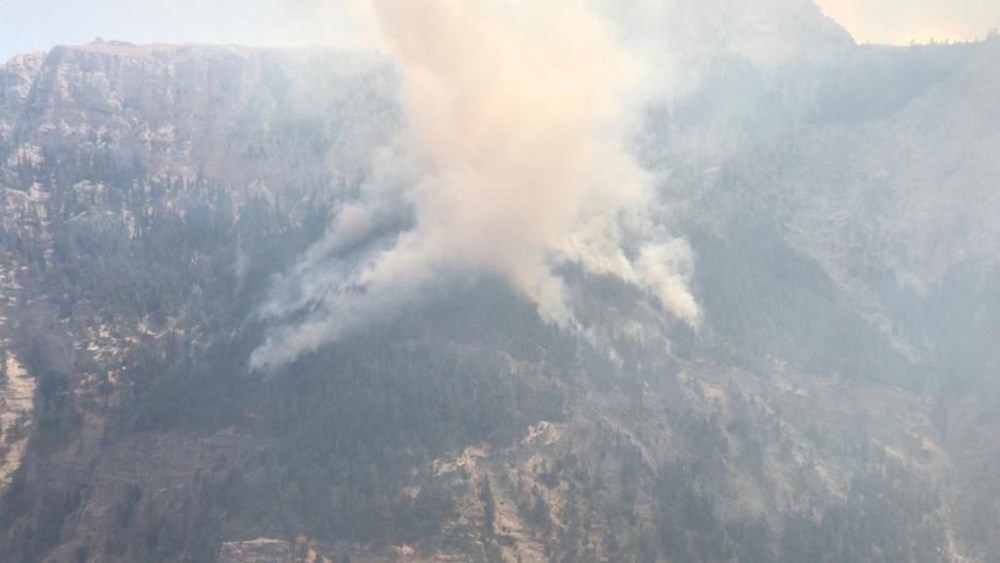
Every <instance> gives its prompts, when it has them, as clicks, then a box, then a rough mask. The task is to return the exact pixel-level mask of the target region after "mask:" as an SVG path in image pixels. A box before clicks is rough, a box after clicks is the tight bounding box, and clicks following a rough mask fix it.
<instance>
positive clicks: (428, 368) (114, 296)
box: [0, 2, 1000, 562]
mask: <svg viewBox="0 0 1000 563" xmlns="http://www.w3.org/2000/svg"><path fill="white" fill-rule="evenodd" d="M758 4H759V5H757V4H755V7H753V8H746V9H745V10H744V11H741V12H735V13H733V12H729V11H726V10H723V11H724V12H725V13H724V14H722V15H719V14H715V15H713V14H714V12H711V11H710V10H709V11H705V12H700V13H701V14H702V15H701V16H699V17H701V18H705V19H708V20H713V21H714V18H716V17H719V18H722V17H731V18H732V20H729V19H727V20H725V21H732V22H735V23H732V25H728V26H724V27H723V28H720V29H722V31H720V32H719V33H720V40H719V44H724V45H725V46H726V47H725V48H721V47H720V48H718V49H716V48H715V47H713V50H712V53H711V54H710V55H704V57H706V58H705V59H703V60H706V61H710V63H706V64H705V65H704V67H703V68H702V69H701V71H703V72H704V75H703V76H702V77H701V78H700V79H699V80H698V82H697V84H698V86H697V87H696V88H694V89H693V90H692V91H691V93H690V94H688V95H685V96H683V97H681V98H679V99H676V100H673V101H671V103H669V104H666V107H665V108H655V109H654V110H651V111H650V114H649V116H648V124H647V126H646V127H645V129H644V132H643V135H642V136H641V138H640V139H637V144H638V145H639V147H640V149H641V154H642V157H643V159H644V162H645V164H646V165H647V166H648V167H649V168H650V169H652V170H654V171H656V172H657V173H658V176H660V177H662V178H663V181H662V185H659V186H658V192H659V193H660V194H661V197H662V198H663V200H664V202H668V203H669V204H670V205H668V206H664V209H665V211H662V214H663V215H662V216H660V217H658V218H659V219H660V220H662V221H663V222H664V223H665V224H670V225H674V226H675V230H677V231H678V232H679V234H681V235H683V236H684V237H685V238H686V239H687V240H688V241H689V242H690V244H691V246H692V247H693V249H694V251H695V254H696V263H695V273H694V280H693V289H694V291H695V293H696V297H697V298H698V301H699V303H700V304H701V305H702V307H703V309H704V314H705V320H704V325H703V326H702V327H701V329H699V330H694V329H692V328H690V327H689V326H688V325H686V324H684V323H681V322H678V321H675V320H672V319H670V318H668V317H665V316H664V315H663V314H662V313H661V312H660V310H659V308H658V307H657V305H656V303H654V302H652V301H651V300H650V299H649V298H648V297H647V296H645V295H644V294H642V292H640V291H638V290H636V289H635V288H632V287H630V286H627V285H625V284H623V283H621V282H620V281H617V280H615V279H613V278H606V277H601V276H593V275H587V274H584V273H582V272H576V271H573V270H572V268H569V269H568V270H569V271H567V272H566V273H565V276H566V279H567V280H568V283H569V285H570V286H571V287H570V290H571V291H572V292H573V295H574V298H575V299H576V301H577V302H578V303H579V317H580V321H581V324H582V325H583V326H586V327H587V329H586V330H585V331H583V330H572V329H565V328H560V327H558V326H555V325H552V324H549V323H546V322H545V321H543V320H542V319H541V318H540V317H539V315H538V313H537V311H536V310H535V307H534V306H533V305H532V304H530V303H528V302H526V301H525V299H524V298H523V297H522V296H521V295H520V294H518V293H517V292H516V291H514V290H513V289H511V288H510V287H508V286H507V284H506V283H505V282H504V281H503V280H500V279H497V278H495V277H492V276H489V275H481V276H472V277H469V278H463V279H451V280H445V281H443V282H442V285H441V287H440V288H439V291H438V293H436V294H435V295H434V296H432V298H430V299H429V300H427V301H426V302H422V303H419V304H413V305H412V306H409V307H407V308H405V309H404V310H401V311H399V314H398V316H397V317H395V318H394V319H393V320H391V321H387V322H383V323H377V324H374V325H372V326H368V327H367V328H365V329H364V330H359V331H356V332H354V333H351V334H349V335H347V336H345V337H344V338H342V339H340V340H339V341H338V342H337V343H335V344H331V345H329V346H325V347H322V348H320V349H319V350H318V351H316V352H315V353H312V354H308V355H305V356H303V357H301V358H299V359H298V360H296V361H295V362H293V363H292V364H290V365H288V366H287V367H285V368H282V369H281V370H280V371H279V372H277V373H259V372H254V371H251V370H250V369H249V367H248V362H249V356H250V354H251V352H252V351H253V350H254V349H255V348H256V347H257V346H259V345H260V343H261V341H262V339H263V338H264V335H265V334H266V331H267V329H268V326H267V321H266V320H263V319H261V317H260V316H259V315H258V314H257V311H258V308H259V307H260V305H261V304H262V303H263V302H265V300H266V299H267V295H268V291H269V288H270V287H271V285H272V283H273V280H274V279H276V276H280V275H281V274H282V273H283V272H286V271H288V269H289V268H290V267H292V265H293V264H294V263H295V260H296V258H297V257H298V256H299V255H301V254H302V253H303V252H305V251H306V249H307V248H309V247H310V245H311V244H312V243H313V242H314V241H316V240H318V239H320V238H321V237H322V235H323V233H324V231H325V230H326V228H327V224H328V222H329V218H330V216H331V215H332V214H333V213H334V211H336V210H337V209H339V208H341V207H342V206H343V205H345V202H350V201H352V198H356V197H357V196H358V193H359V186H360V185H361V184H362V183H364V182H365V181H366V177H367V175H368V170H369V163H370V162H371V158H372V155H373V154H375V153H376V152H377V151H378V150H379V149H380V147H383V146H386V145H387V144H389V143H391V142H392V141H393V138H394V136H395V135H396V133H397V132H398V131H399V128H400V120H401V116H400V110H399V108H398V105H397V102H396V99H397V97H396V92H397V88H398V84H397V83H398V77H397V76H396V73H395V72H394V70H393V69H392V68H391V67H390V66H388V65H387V64H385V63H384V62H383V61H381V60H379V59H377V58H375V57H369V56H366V55H359V54H355V53H342V52H333V51H325V50H318V49H317V50H297V51H281V50H255V49H247V48H239V47H214V46H199V45H177V46H175V45H152V46H134V45H129V44H123V43H114V42H111V43H105V42H100V43H94V44H91V45H86V46H81V47H57V48H55V49H53V50H52V51H50V52H48V53H43V54H35V55H25V56H19V57H15V58H14V59H12V60H11V61H9V62H8V63H7V64H6V65H4V66H3V67H2V68H0V205H2V206H3V209H4V213H3V220H2V224H0V251H2V252H0V268H2V269H0V282H2V284H0V295H2V297H3V300H2V304H0V306H2V308H3V311H2V313H0V318H2V324H0V339H2V340H0V341H2V345H3V351H4V354H5V361H4V362H3V363H2V364H0V366H2V367H3V372H2V374H0V401H2V402H0V409H2V411H0V413H2V416H0V432H2V433H0V461H2V463H0V553H3V554H5V555H4V560H5V561H8V560H9V561H54V562H55V561H224V562H237V561H261V562H270V561H322V560H329V561H338V562H339V561H372V562H376V561H399V560H403V561H431V560H434V561H470V560H484V561H518V560H520V561H549V560H555V561H604V560H613V561H745V562H752V561H963V560H970V561H991V560H993V559H991V557H995V556H994V555H992V554H995V553H998V552H1000V534H998V532H997V530H1000V503H998V502H997V499H998V498H1000V478H998V477H997V476H998V475H1000V473H998V472H997V471H995V466H996V462H997V459H1000V458H998V455H1000V452H998V451H997V445H996V444H998V443H1000V441H998V440H997V438H998V436H1000V420H998V419H997V416H996V409H995V408H994V406H995V405H996V404H997V400H998V399H1000V348H998V346H997V343H998V342H1000V309H998V304H1000V281H998V280H1000V276H998V275H997V274H998V258H1000V256H998V254H997V251H996V249H997V248H1000V244H998V243H1000V223H998V221H997V219H996V218H997V217H998V216H1000V199H998V198H1000V196H998V193H1000V192H998V190H997V182H998V179H1000V170H998V168H997V166H998V165H997V163H998V162H1000V158H998V156H1000V152H998V151H1000V144H998V139H1000V137H998V133H1000V119H998V118H1000V115H998V114H997V112H998V108H997V105H996V103H995V102H994V100H996V99H997V95H998V94H1000V92H998V90H1000V66H998V63H997V61H1000V58H998V57H997V55H998V54H1000V53H998V51H1000V42H998V41H996V40H992V41H986V42H982V43H975V44H968V45H948V46H945V45H937V46H916V47H911V48H887V47H870V46H863V47H862V46H855V45H854V44H853V42H851V41H850V40H849V37H846V35H844V34H843V33H842V32H841V31H838V29H837V28H835V27H830V26H829V25H828V24H827V22H826V20H823V19H822V15H821V14H819V12H818V9H815V6H812V4H808V6H807V3H801V2H774V3H773V6H772V5H771V4H767V3H758ZM786 4H787V5H786ZM789 6H792V7H789ZM709 7H711V6H709ZM793 8H794V9H793ZM691 9H692V10H693V8H691ZM719 9H720V10H721V9H722V8H719ZM741 14H742V15H741ZM779 14H784V15H782V16H781V17H779ZM788 14H791V15H790V16H789V15H788ZM786 16H787V17H788V18H791V19H789V20H787V21H799V20H803V21H805V20H808V21H810V22H819V24H821V25H822V26H823V27H822V29H824V30H826V31H824V32H823V34H820V35H819V37H827V38H829V44H831V45H833V46H834V47H833V48H832V49H831V50H829V51H828V53H829V54H824V55H823V56H807V55H808V54H810V51H809V49H810V47H809V45H810V41H811V39H810V37H814V36H803V35H797V34H798V33H799V32H797V31H795V30H796V29H797V28H796V27H795V26H794V25H790V24H789V25H788V26H786V25H785V24H784V23H781V22H784V21H786V19H784V18H785V17H786ZM793 16H794V17H793ZM692 17H693V16H692ZM754 18H757V19H758V20H760V21H763V22H764V23H765V24H768V23H769V22H771V23H770V24H769V25H773V26H775V27H777V28H778V29H779V31H780V30H784V31H782V33H776V34H772V35H769V36H773V37H779V38H781V42H782V45H786V44H787V45H791V46H792V47H788V49H792V50H793V51H794V52H796V53H805V55H802V56H792V57H790V58H787V57H785V56H784V55H783V56H782V57H780V59H781V61H780V62H777V63H776V62H775V61H774V60H771V59H770V57H767V60H760V59H758V58H757V57H756V56H753V55H754V54H756V53H759V52H760V50H758V49H757V48H756V47H753V48H751V49H750V51H747V50H746V49H745V48H747V45H754V44H755V41H756V39H753V38H755V37H758V36H764V35H767V34H766V33H764V32H762V31H759V30H761V29H763V30H764V31H769V30H770V31H773V30H771V29H770V28H769V27H768V26H767V25H764V26H763V27H760V26H757V27H748V26H746V25H744V23H745V22H747V21H751V22H752V21H756V20H754ZM740 22H744V23H740ZM773 22H778V23H773ZM677 25H680V24H677ZM701 25H702V24H699V26H701ZM810 25H812V24H810ZM817 25H818V24H817ZM697 29H700V27H698V28H697ZM740 30H743V31H740ZM752 39H753V40H752ZM784 49H785V47H782V48H781V49H780V50H782V52H784V51H783V50H784ZM820 51H823V49H820V48H817V50H816V51H812V52H811V53H812V54H815V53H818V52H820ZM769 52H770V51H769ZM699 56H702V55H699Z"/></svg>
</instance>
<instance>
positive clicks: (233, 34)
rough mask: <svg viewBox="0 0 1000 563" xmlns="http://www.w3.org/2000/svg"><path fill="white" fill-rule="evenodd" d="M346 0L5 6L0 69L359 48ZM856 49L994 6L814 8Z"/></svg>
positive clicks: (872, 2) (868, 3) (9, 2)
mask: <svg viewBox="0 0 1000 563" xmlns="http://www.w3.org/2000/svg"><path fill="white" fill-rule="evenodd" d="M348 1H350V0H84V1H80V0H6V1H5V2H4V3H3V4H4V5H3V8H2V10H0V11H2V17H0V61H6V60H7V59H9V58H10V57H11V56H13V55H14V54H17V53H26V52H33V51H44V50H48V49H49V48H51V47H52V46H54V45H67V44H69V45H72V44H81V43H89V42H90V41H92V40H94V38H96V37H102V38H104V39H118V40H123V41H131V42H134V43H149V42H170V43H175V42H199V43H237V44H246V45H257V46H276V45H288V46H303V45H331V44H332V45H337V46H341V45H347V46H352V45H358V44H360V43H363V41H364V39H363V36H362V35H361V34H360V33H359V32H358V29H359V27H360V26H359V25H357V22H356V21H351V19H350V18H349V17H348V16H347V15H346V10H344V9H343V4H344V3H345V2H348ZM818 3H819V4H820V6H821V7H822V8H823V10H824V11H825V12H826V13H827V15H829V16H831V17H833V18H834V19H835V20H837V21H838V22H840V23H841V24H842V25H844V26H845V27H846V28H847V29H848V31H850V32H851V33H852V34H853V35H854V36H855V38H856V39H857V40H858V41H861V42H876V43H896V44H907V43H909V42H910V41H911V40H916V41H918V42H926V41H928V40H929V39H931V38H935V39H937V40H939V41H943V40H945V39H950V40H964V39H971V38H975V37H983V36H985V35H986V33H987V32H989V31H990V29H992V28H995V27H1000V1H997V0H819V2H818Z"/></svg>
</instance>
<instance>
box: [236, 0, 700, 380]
mask: <svg viewBox="0 0 1000 563" xmlns="http://www.w3.org/2000/svg"><path fill="white" fill-rule="evenodd" d="M363 9H364V11H365V13H366V14H368V16H369V17H370V18H371V19H372V20H373V21H374V22H375V23H376V24H377V26H378V28H379V29H380V31H381V35H382V37H383V39H384V42H385V46H386V49H387V50H388V51H389V52H390V53H391V55H392V57H393V58H394V60H395V62H396V64H397V66H398V69H399V72H400V74H401V77H402V92H401V100H400V103H401V106H402V110H403V115H404V128H403V131H402V133H401V134H400V137H399V139H398V141H397V142H396V143H394V144H393V145H392V146H390V147H386V148H385V149H384V150H382V151H380V152H379V154H378V155H376V157H375V158H374V159H373V162H372V171H371V179H370V181H369V183H368V185H367V187H366V188H365V189H364V190H363V193H362V194H361V196H360V197H359V198H358V200H357V201H353V202H350V203H347V204H344V205H343V206H342V207H341V209H340V210H339V212H338V214H337V215H336V216H335V217H334V219H333V221H332V224H331V226H330V228H329V231H328V233H327V234H326V236H325V237H324V239H323V240H321V241H320V242H318V243H317V244H316V245H315V246H314V247H313V248H312V249H310V250H309V251H308V252H307V253H305V255H304V256H302V257H301V258H300V260H299V262H298V264H297V265H296V267H295V268H294V269H293V271H291V272H289V273H288V274H287V275H286V276H285V277H284V278H283V279H281V280H279V282H278V283H277V284H276V285H275V288H274V291H273V294H272V299H271V300H270V301H269V302H268V303H267V304H266V305H265V306H264V307H263V308H262V309H261V315H262V316H263V317H264V318H266V319H270V320H271V321H276V322H277V325H278V326H277V328H276V329H274V330H273V331H272V332H271V333H270V335H269V337H268V339H267V340H266V342H265V343H264V344H263V345H262V346H261V347H260V348H259V349H258V350H257V351H256V352H255V353H254V355H253V357H252V360H251V363H252V365H253V366H254V367H255V368H265V367H268V366H270V367H275V366H279V365H282V364H284V363H287V362H288V361H290V360H292V359H294V358H296V357H297V356H298V355H300V354H302V353H304V352H308V351H312V350H315V349H316V348H317V347H319V346H321V345H323V344H325V343H328V342H331V341H335V340H336V339H337V338H339V337H340V336H341V335H342V334H343V333H344V332H345V331H348V330H354V329H357V328H358V327H359V326H361V325H364V324H366V323H371V322H377V321H379V320H383V319H385V318H386V317H387V316H389V315H391V314H392V313H393V312H394V311H396V310H398V309H399V308H400V307H403V306H405V305H406V304H407V303H410V302H412V301H414V300H416V299H419V298H420V297H421V295H423V294H424V293H426V292H427V291H428V289H429V288H430V287H431V286H432V285H433V284H435V282H436V280H440V279H441V277H442V276H448V275H456V274H457V275H463V274H466V273H474V272H491V273H494V274H498V275H500V276H503V277H504V278H505V279H506V280H508V282H509V283H510V284H512V285H513V286H514V287H515V288H517V289H518V290H519V291H520V292H521V293H522V294H523V295H525V296H526V297H527V298H529V299H530V300H532V301H533V302H534V303H536V304H537V306H538V310H539V312H540V314H541V315H542V316H543V317H544V318H545V319H547V320H549V321H551V322H554V323H559V324H561V325H565V326H573V325H574V324H575V320H574V315H573V311H572V306H571V303H569V302H568V297H567V292H566V289H565V284H564V280H563V279H562V278H561V277H560V276H559V275H558V273H557V272H558V270H559V267H560V265H566V264H575V265H577V266H578V267H579V268H581V269H582V270H583V271H585V272H588V273H592V274H598V275H607V276H615V277H617V278H620V279H622V280H624V281H625V282H628V283H630V284H634V285H636V286H639V287H641V288H643V289H645V290H647V291H648V292H649V293H651V294H652V295H655V296H656V297H657V298H658V299H659V300H660V302H661V303H662V305H663V307H664V309H665V310H667V311H669V312H670V313H672V314H674V315H676V316H677V317H679V318H681V319H683V320H685V321H687V322H688V323H690V324H692V325H695V324H697V323H698V319H699V309H698V306H697V304H696V302H695V300H694V299H693V297H692V295H691V293H690V291H689V290H688V287H687V285H688V284H687V282H688V277H689V275H690V269H691V261H692V257H691V252H690V249H689V248H688V246H687V245H686V244H685V243H684V242H683V241H679V240H673V239H670V238H669V237H667V236H664V235H662V234H659V233H658V228H657V226H656V225H655V224H654V223H653V221H651V219H650V217H649V216H648V211H647V210H648V209H649V206H650V205H651V203H652V201H653V193H652V179H651V178H650V176H649V174H647V173H646V172H645V171H644V170H643V169H642V168H641V167H640V166H639V165H638V164H637V162H636V160H635V158H634V157H633V155H632V154H631V153H630V151H629V149H628V139H629V132H630V129H631V128H632V125H633V120H632V117H633V114H634V113H635V112H634V111H632V110H634V109H636V105H637V104H636V99H635V96H634V93H635V92H637V91H638V88H639V83H640V82H641V80H642V70H643V69H642V68H640V66H639V65H638V64H636V63H635V62H634V59H633V58H631V57H629V56H628V54H627V53H626V52H625V51H624V50H623V49H622V48H620V47H619V46H618V45H619V43H618V41H617V40H616V38H615V35H614V33H615V32H614V29H612V28H611V27H609V25H608V24H607V23H606V21H605V20H604V19H602V18H599V17H597V16H596V15H594V13H593V12H592V11H591V10H589V8H588V6H587V4H586V2H585V0H540V1H536V2H514V1H511V0H508V1H500V0H423V1H420V2H411V1H406V2H400V1H399V0H368V1H367V2H365V3H364V4H363Z"/></svg>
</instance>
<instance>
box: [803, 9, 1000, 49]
mask: <svg viewBox="0 0 1000 563" xmlns="http://www.w3.org/2000/svg"><path fill="white" fill-rule="evenodd" d="M816 3H817V4H819V6H820V8H822V9H823V11H824V12H825V13H826V15H828V16H830V17H832V18H833V19H834V20H836V21H837V22H838V23H840V24H841V25H842V26H844V27H845V28H847V31H849V32H851V35H853V36H854V39H856V40H857V41H858V42H859V43H892V44H898V45H905V44H908V43H909V42H910V41H916V42H918V43H926V42H928V41H929V40H930V39H935V40H937V41H944V40H951V41H964V40H967V39H982V38H983V37H985V36H986V34H987V33H989V32H990V30H991V29H994V28H998V27H1000V0H817V2H816Z"/></svg>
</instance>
